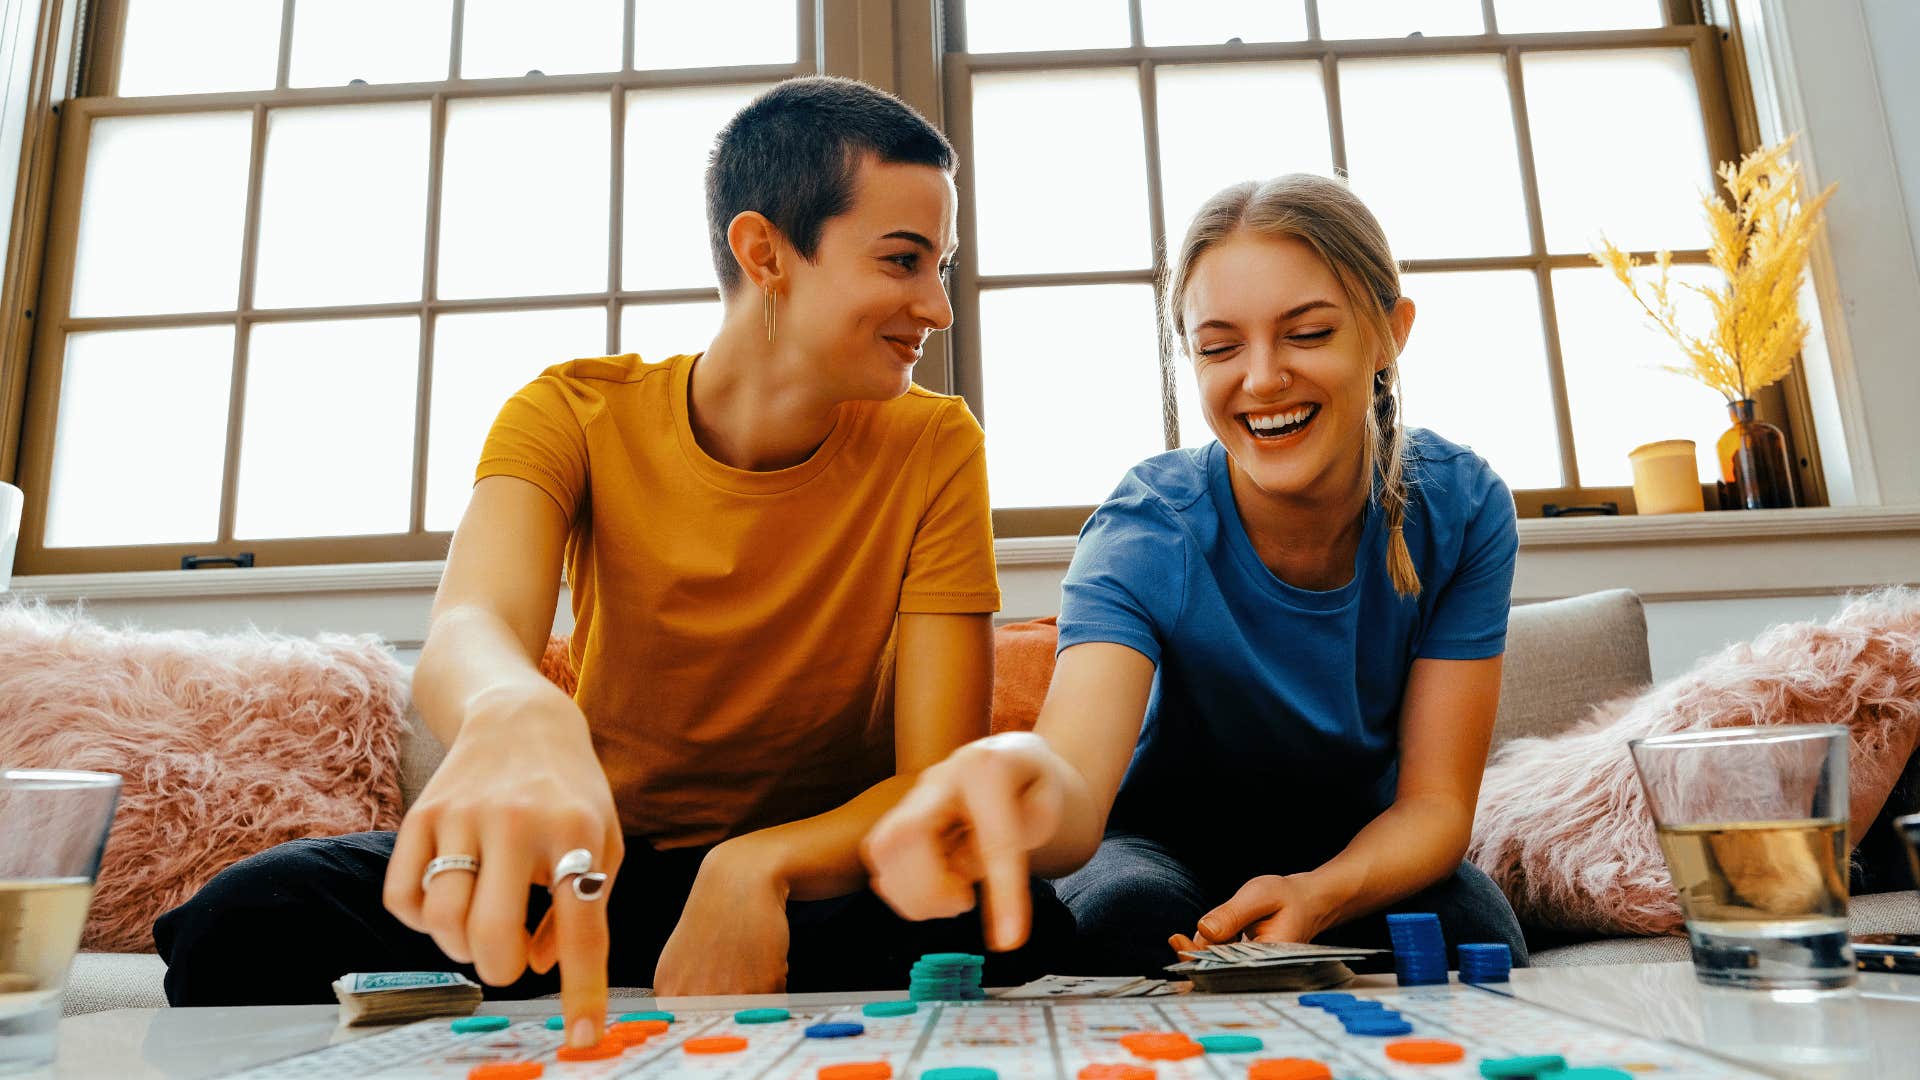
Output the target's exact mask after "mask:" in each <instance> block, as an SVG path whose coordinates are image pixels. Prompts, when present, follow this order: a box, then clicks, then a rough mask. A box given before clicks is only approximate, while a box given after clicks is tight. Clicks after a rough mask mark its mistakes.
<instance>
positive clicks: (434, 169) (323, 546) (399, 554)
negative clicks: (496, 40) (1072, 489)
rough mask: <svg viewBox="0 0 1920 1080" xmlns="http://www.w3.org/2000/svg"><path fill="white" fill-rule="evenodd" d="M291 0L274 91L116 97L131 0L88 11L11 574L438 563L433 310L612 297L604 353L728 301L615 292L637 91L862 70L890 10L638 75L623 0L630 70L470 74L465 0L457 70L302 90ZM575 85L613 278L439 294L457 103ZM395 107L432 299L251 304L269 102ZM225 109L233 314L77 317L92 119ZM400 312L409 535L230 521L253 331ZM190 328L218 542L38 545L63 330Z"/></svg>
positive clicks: (858, 6)
mask: <svg viewBox="0 0 1920 1080" xmlns="http://www.w3.org/2000/svg"><path fill="white" fill-rule="evenodd" d="M281 2H282V12H281V25H280V42H279V57H278V72H277V76H276V79H275V87H274V89H271V90H262V91H237V92H224V93H207V94H176V95H164V96H153V97H137V98H121V97H116V96H115V95H114V89H115V87H114V82H115V81H116V77H117V74H118V69H119V66H120V65H119V60H118V57H119V50H120V39H121V32H122V30H123V29H124V25H125V16H126V8H125V5H124V3H123V2H122V0H101V2H99V3H96V4H95V5H94V6H93V7H92V8H91V9H90V10H89V11H88V12H87V13H86V24H85V25H86V34H85V39H86V40H87V41H88V42H90V47H89V48H87V49H85V50H83V51H82V56H83V57H84V59H83V62H82V63H83V74H82V76H81V78H80V80H79V83H80V87H79V88H80V90H81V95H80V96H78V97H76V98H74V99H73V100H71V101H69V102H67V103H66V106H65V108H64V110H63V111H64V115H63V116H61V117H60V118H59V121H60V122H59V125H58V126H59V134H58V148H57V151H56V152H55V153H54V154H53V155H52V157H53V160H54V162H55V163H56V164H55V168H54V177H53V183H52V188H51V196H52V197H51V205H50V207H49V208H48V211H47V216H46V219H45V220H46V226H45V233H44V236H45V243H44V256H43V258H42V260H41V266H40V274H39V277H40V280H41V289H40V293H41V295H40V297H39V305H38V306H39V308H40V315H41V318H40V319H38V320H37V326H36V328H35V330H34V341H33V346H32V352H31V359H30V361H29V363H28V365H27V372H26V379H25V382H26V391H25V401H24V409H23V410H22V417H23V419H22V423H21V440H20V446H21V452H20V458H19V464H18V469H17V472H18V475H19V476H20V478H21V484H20V486H21V487H22V488H24V489H25V491H26V493H27V500H26V508H25V513H24V515H23V519H22V522H21V534H20V543H19V551H18V566H17V569H16V573H19V574H22V575H31V574H68V573H97V572H111V571H127V570H163V569H176V568H179V567H180V566H181V560H182V558H183V557H186V556H189V555H214V556H225V555H232V554H236V553H238V552H240V551H242V550H244V551H246V552H248V553H250V554H251V555H252V556H253V560H254V565H258V566H274V565H296V564H326V563H364V562H401V561H414V560H433V559H439V558H443V557H444V556H445V554H446V547H447V542H448V540H449V538H450V536H451V533H450V532H446V531H441V532H434V531H430V530H428V529H427V528H426V527H425V515H426V501H425V497H426V482H425V481H426V469H427V449H428V436H429V424H430V420H431V417H430V415H429V412H430V405H431V397H430V390H431V385H432V383H431V380H432V365H433V339H434V322H435V318H436V317H437V316H439V315H443V314H450V313H465V312H496V311H521V310H530V309H553V308H581V307H604V308H605V310H606V314H607V336H606V348H607V351H608V352H609V353H612V352H614V351H615V350H616V349H617V348H618V344H619V333H620V314H621V312H622V310H623V309H625V308H627V307H631V306H635V305H644V304H650V303H684V302H687V301H700V300H718V299H719V297H720V293H719V289H718V287H717V285H716V286H709V287H693V288H684V289H648V290H634V289H624V288H621V287H620V284H621V262H622V243H623V235H622V233H623V230H622V227H621V211H622V203H623V200H624V188H625V184H624V168H625V164H626V155H625V145H624V143H625V127H626V99H627V94H628V92H629V91H633V90H668V89H680V88H691V87H700V86H715V85H730V84H735V83H758V82H775V81H778V80H780V79H784V78H789V77H792V76H795V75H806V74H813V73H815V72H822V71H836V70H846V69H848V68H854V69H858V68H859V67H860V65H861V63H862V58H863V56H862V54H863V52H865V51H870V50H871V49H872V48H873V45H874V43H872V42H867V41H863V37H862V36H863V33H867V32H870V30H871V27H872V26H873V25H874V24H876V23H881V24H883V25H884V24H886V21H885V20H879V19H877V18H876V17H875V16H876V11H877V9H876V5H875V0H793V2H794V11H795V20H796V25H797V27H798V38H799V40H798V50H797V59H796V60H795V62H794V63H791V64H769V65H740V66H728V67H709V68H685V69H674V70H661V71H656V70H635V69H634V67H633V26H634V17H635V7H636V0H625V2H624V3H623V5H622V9H623V24H622V25H623V28H624V35H625V36H624V44H623V52H622V70H621V71H619V72H614V73H595V74H585V75H555V76H540V77H538V78H506V79H464V78H461V77H459V71H460V62H461V37H462V30H463V22H464V13H465V7H466V0H453V12H452V27H451V33H450V40H449V43H448V44H449V48H448V77H447V78H446V79H445V80H439V81H434V82H419V83H389V84H378V85H369V86H341V87H315V88H303V89H294V88H291V87H289V85H288V82H289V79H288V75H289V68H290V65H291V58H292V45H293V12H294V0H281ZM848 73H852V72H851V71H849V72H848ZM569 93H599V94H604V95H606V96H607V98H608V100H609V102H610V122H611V132H610V138H611V140H612V141H611V157H610V169H609V176H608V198H609V203H610V211H609V222H608V250H607V282H606V284H607V287H606V288H605V289H602V290H598V291H594V292H587V293H577V294H565V295H546V296H503V297H491V298H487V299H484V300H445V299H441V298H439V297H438V295H437V280H436V279H437V277H438V249H439V240H440V236H439V233H440V202H441V192H442V161H443V156H444V148H445V135H446V112H447V103H448V102H450V101H458V100H475V99H501V98H508V97H519V96H530V95H537V96H551V95H561V94H569ZM393 102H424V103H427V104H429V105H430V110H431V128H430V132H431V134H430V140H431V141H430V151H429V160H428V188H427V210H426V226H425V238H424V243H425V245H426V246H425V249H424V258H423V267H422V286H421V299H419V300H408V301H402V302H397V303H380V304H356V305H330V306H326V307H313V308H271V309H264V308H256V307H255V306H254V305H253V300H252V289H253V284H254V281H253V279H254V260H255V256H256V253H257V250H258V244H259V231H260V200H261V180H262V173H263V171H264V164H265V158H266V139H265V135H266V126H267V114H268V111H269V110H275V109H289V108H305V107H325V106H340V105H371V104H384V103H393ZM215 111H219V112H239V111H250V112H251V114H252V124H253V132H252V145H251V149H250V154H251V158H250V161H249V166H248V169H249V175H248V181H247V204H246V208H245V217H244V221H245V225H244V229H245V232H244V240H243V245H242V248H241V255H240V260H241V263H240V290H239V296H238V298H237V304H236V307H235V308H234V309H232V310H218V311H209V312H185V313H174V314H164V315H150V316H106V317H87V318H73V317H72V316H71V315H70V314H69V312H70V300H71V292H72V284H73V270H74V258H75V249H76V245H77V241H78V233H79V221H80V203H81V195H82V191H83V188H84V183H85V177H86V165H87V151H88V146H89V140H90V135H91V129H92V123H93V121H94V120H96V119H101V118H106V117H126V116H153V115H184V114H190V113H199V112H215ZM10 280H11V278H10ZM393 315H416V316H418V317H419V318H420V346H419V356H418V372H417V384H416V389H415V403H414V405H415V409H414V428H413V459H412V461H411V463H410V465H409V468H410V470H411V476H412V480H411V484H412V493H411V500H412V501H411V508H410V511H409V526H408V529H407V531H406V532H404V533H388V534H379V535H363V536H325V537H293V538H276V539H239V538H236V537H235V536H234V517H235V508H236V501H237V494H238V490H237V489H238V480H239V469H240V448H241V427H242V424H243V422H244V419H245V415H244V414H245V401H246V396H245V395H246V377H247V354H248V348H249V338H250V336H251V335H250V334H249V332H248V331H249V330H250V328H251V327H253V326H255V325H257V324H261V323H270V322H289V321H315V320H331V319H347V318H369V317H378V316H393ZM184 326H231V327H233V328H234V330H235V334H234V353H233V360H232V368H231V372H230V380H231V382H230V385H229V387H228V406H227V432H226V450H225V455H226V456H225V461H224V464H223V474H222V479H221V498H220V517H219V527H218V535H217V536H216V537H215V538H213V539H210V540H205V541H199V542H194V543H167V544H137V545H118V546H94V547H66V548H50V547H47V546H46V545H45V544H44V542H43V541H44V537H45V525H46V515H47V501H48V486H49V479H50V477H51V475H52V465H53V462H52V458H53V450H54V442H55V426H56V423H57V421H58V415H57V414H58V411H59V401H60V384H61V378H62V374H63V367H64V358H65V352H66V339H67V336H68V335H69V334H70V333H76V332H83V331H98V330H126V329H151V328H161V327H184ZM944 367H945V365H944V358H942V362H941V363H940V364H939V365H938V369H939V372H938V373H939V374H944Z"/></svg>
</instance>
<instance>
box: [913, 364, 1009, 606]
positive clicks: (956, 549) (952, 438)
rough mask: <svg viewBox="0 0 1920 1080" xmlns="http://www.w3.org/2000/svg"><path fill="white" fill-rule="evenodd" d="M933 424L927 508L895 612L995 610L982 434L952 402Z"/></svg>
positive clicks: (990, 510)
mask: <svg viewBox="0 0 1920 1080" xmlns="http://www.w3.org/2000/svg"><path fill="white" fill-rule="evenodd" d="M934 424H935V429H934V435H933V443H932V448H931V453H932V461H931V466H930V468H929V469H928V470H927V501H926V510H925V511H924V512H923V513H922V514H921V516H920V523H919V525H918V527H916V528H915V529H914V533H913V547H912V549H911V550H910V551H909V553H908V555H907V575H906V579H905V580H904V581H903V582H902V583H901V586H900V611H902V612H904V613H922V614H949V615H963V614H979V613H986V612H994V611H999V610H1000V581H999V578H998V576H997V575H996V573H995V571H994V562H993V504H992V503H991V502H990V501H989V500H988V497H987V448H986V441H987V440H986V434H985V433H984V432H982V431H981V430H980V424H979V422H978V421H976V420H975V419H974V418H973V414H972V413H970V412H968V411H967V407H966V405H965V404H964V403H962V402H961V401H959V400H958V399H955V400H953V401H950V402H948V403H947V405H946V406H945V408H943V409H942V410H941V413H940V418H939V419H937V420H935V421H934Z"/></svg>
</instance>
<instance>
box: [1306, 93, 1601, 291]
mask: <svg viewBox="0 0 1920 1080" xmlns="http://www.w3.org/2000/svg"><path fill="white" fill-rule="evenodd" d="M1340 108H1341V112H1342V114H1343V116H1344V119H1345V127H1346V136H1347V168H1348V170H1349V171H1350V172H1351V174H1352V176H1353V187H1354V190H1355V191H1356V192H1357V193H1358V194H1359V195H1360V197H1361V198H1362V199H1365V200H1366V202H1367V206H1368V207H1369V208H1371V209H1372V210H1373V213H1374V216H1376V217H1378V218H1379V219H1380V225H1381V227H1382V228H1383V229H1385V230H1386V233H1387V242H1388V243H1390V244H1391V245H1392V246H1393V254H1394V257H1395V258H1400V259H1433V258H1465V257H1469V256H1475V255H1514V254H1520V253H1524V252H1526V251H1528V250H1529V249H1530V248H1531V247H1532V241H1531V240H1530V239H1529V237H1528V235H1527V203H1526V197H1525V194H1524V192H1523V189H1522V187H1521V183H1520V156H1519V151H1518V150H1517V149H1516V144H1515V142H1514V137H1513V103H1512V99H1511V98H1509V97H1508V96H1507V75H1506V65H1505V64H1504V63H1503V62H1502V61H1501V60H1500V59H1499V58H1498V57H1494V56H1453V57H1439V56H1436V57H1426V58H1421V59H1417V60H1349V61H1345V62H1343V63H1342V64H1341V65H1340ZM1536 126H1537V125H1536ZM1469 165H1470V166H1471V167H1464V166H1469ZM1616 171H1617V170H1616ZM1542 183H1543V184H1544V180H1543V181H1542Z"/></svg>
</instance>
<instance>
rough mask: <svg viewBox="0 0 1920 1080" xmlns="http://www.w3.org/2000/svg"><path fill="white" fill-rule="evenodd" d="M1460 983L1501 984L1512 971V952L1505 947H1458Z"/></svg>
mask: <svg viewBox="0 0 1920 1080" xmlns="http://www.w3.org/2000/svg"><path fill="white" fill-rule="evenodd" d="M1459 952H1460V981H1461V982H1466V983H1503V982H1506V981H1507V975H1508V974H1509V973H1511V972H1512V971H1513V950H1511V949H1509V948H1507V947H1506V946H1505V945H1462V946H1460V950H1459Z"/></svg>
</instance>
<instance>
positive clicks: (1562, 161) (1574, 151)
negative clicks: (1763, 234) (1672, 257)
mask: <svg viewBox="0 0 1920 1080" xmlns="http://www.w3.org/2000/svg"><path fill="white" fill-rule="evenodd" d="M1521 63H1522V67H1521V71H1522V72H1523V73H1524V76H1525V80H1526V92H1527V126H1528V128H1529V129H1530V130H1531V131H1532V133H1533V160H1534V171H1535V173H1536V174H1537V175H1538V176H1539V178H1540V212H1541V216H1542V219H1543V221H1544V223H1545V225H1546V234H1547V249H1548V250H1549V251H1556V252H1561V251H1571V252H1579V251H1590V250H1592V249H1593V246H1594V245H1595V243H1596V242H1597V240H1598V238H1599V235H1600V233H1601V232H1602V231H1604V232H1605V233H1606V235H1607V237H1608V238H1609V239H1611V240H1612V241H1613V242H1614V243H1616V244H1619V245H1620V246H1621V247H1624V248H1627V249H1628V250H1632V251H1654V250H1657V249H1660V248H1663V247H1664V248H1703V247H1705V246H1706V245H1707V232H1706V224H1705V220H1704V218H1703V217H1702V214H1701V210H1700V196H1701V195H1702V194H1703V193H1705V192H1706V191H1708V190H1710V189H1711V188H1712V187H1713V184H1714V179H1713V172H1712V165H1711V162H1710V161H1709V157H1708V153H1707V142H1706V133H1705V131H1704V129H1703V128H1702V126H1701V120H1700V93H1699V90H1698V89H1697V88H1696V87H1695V86H1694V82H1693V67H1692V65H1691V64H1690V63H1689V62H1688V60H1687V53H1686V50H1684V49H1634V50H1630V51H1628V50H1619V49H1611V50H1608V51H1606V52H1592V53H1577V52H1551V53H1527V54H1525V55H1524V56H1523V57H1522V60H1521Z"/></svg>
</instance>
